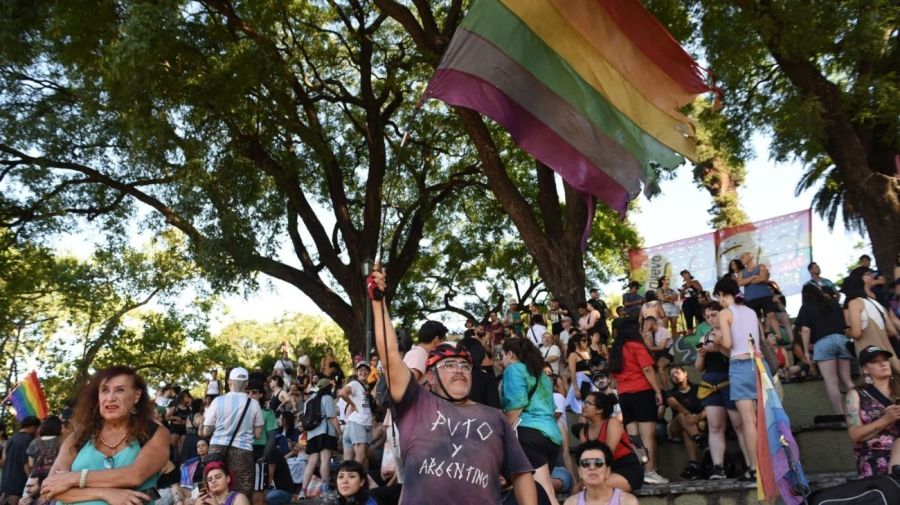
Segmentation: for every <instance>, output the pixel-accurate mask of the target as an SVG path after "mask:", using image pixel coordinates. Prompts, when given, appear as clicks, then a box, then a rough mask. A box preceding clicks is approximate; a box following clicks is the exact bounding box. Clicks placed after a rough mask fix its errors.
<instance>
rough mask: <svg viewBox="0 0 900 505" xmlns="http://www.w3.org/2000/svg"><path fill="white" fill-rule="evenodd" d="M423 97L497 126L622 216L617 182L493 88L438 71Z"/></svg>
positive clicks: (624, 198) (622, 194)
mask: <svg viewBox="0 0 900 505" xmlns="http://www.w3.org/2000/svg"><path fill="white" fill-rule="evenodd" d="M427 96H429V97H435V98H440V99H441V100H443V101H444V102H446V103H448V104H450V105H456V106H460V107H466V108H469V109H473V110H475V111H478V112H480V113H481V114H484V115H485V116H488V117H489V118H491V119H493V120H494V121H496V122H498V123H500V124H501V125H503V126H504V127H505V128H506V129H507V130H509V132H510V134H511V135H512V137H513V138H514V139H515V140H516V142H517V143H518V144H519V146H520V147H521V148H522V149H524V150H525V151H527V152H528V153H530V154H531V155H532V156H534V158H535V159H537V160H540V161H541V162H543V163H544V164H545V165H547V166H548V167H550V168H552V169H553V170H554V171H556V172H557V173H558V174H559V175H561V176H562V178H563V179H565V181H566V182H567V183H569V185H570V186H572V187H573V188H575V189H577V190H579V191H582V192H584V193H588V194H591V195H594V196H596V197H597V198H599V199H600V200H601V201H603V202H604V203H606V204H607V205H608V206H609V207H611V208H613V209H615V210H616V211H618V212H619V213H620V214H622V215H624V214H625V211H626V209H627V207H628V192H627V191H626V190H625V189H624V188H623V187H622V186H621V185H620V184H619V183H618V182H616V181H615V180H614V179H612V178H611V177H610V176H608V175H607V174H606V173H605V172H604V171H603V170H601V169H600V167H598V166H596V165H595V164H594V163H592V162H591V161H590V160H589V159H588V158H586V157H585V156H584V155H583V154H581V153H580V152H579V151H578V150H577V149H575V148H574V147H573V146H572V145H571V144H569V143H568V142H567V141H566V140H565V139H563V138H562V137H560V136H559V135H558V134H557V133H556V132H554V131H553V130H552V129H550V128H549V127H548V126H547V125H546V124H545V123H543V122H541V121H540V120H539V119H538V118H536V117H535V116H534V115H532V114H531V113H530V112H528V111H527V110H525V109H524V108H523V107H521V106H520V105H519V104H517V103H516V102H514V101H513V100H511V99H510V98H509V97H507V96H506V95H505V94H504V93H503V92H502V91H500V90H499V89H498V88H497V87H496V86H494V85H493V84H491V83H489V82H486V81H485V80H483V79H480V78H478V77H476V76H473V75H469V74H466V73H463V72H460V71H457V70H452V69H443V68H442V69H438V70H437V71H436V72H435V74H434V77H432V79H431V83H430V84H429V87H428V95H427Z"/></svg>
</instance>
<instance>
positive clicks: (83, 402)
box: [72, 365, 153, 449]
mask: <svg viewBox="0 0 900 505" xmlns="http://www.w3.org/2000/svg"><path fill="white" fill-rule="evenodd" d="M122 375H125V376H128V377H131V381H132V383H133V385H134V388H135V389H137V390H138V391H140V393H141V397H140V399H139V400H138V401H137V403H136V404H135V405H134V410H133V412H134V413H133V414H132V415H131V417H130V418H129V420H128V433H129V435H130V437H129V438H133V439H135V440H137V441H138V442H139V443H141V444H144V443H146V442H147V440H149V439H150V434H149V433H148V432H147V427H148V426H149V425H150V423H152V422H153V421H152V419H153V402H152V401H151V400H150V395H149V393H148V392H147V383H146V382H144V379H143V378H142V377H141V376H140V375H138V373H137V372H136V371H134V369H132V368H131V367H127V366H123V365H115V366H111V367H107V368H104V369H103V370H99V371H97V372H96V373H95V374H94V375H92V376H91V378H90V379H89V380H88V383H87V384H86V385H85V386H84V388H83V389H82V390H81V393H80V394H79V396H78V398H79V400H78V404H77V405H76V406H75V415H74V416H72V424H73V426H74V432H73V433H72V436H73V437H75V438H74V440H75V448H76V449H81V448H82V447H84V444H86V443H88V440H90V439H91V438H92V437H94V436H95V435H96V434H97V433H99V432H100V428H102V427H103V417H101V416H100V385H101V384H103V383H104V382H106V381H107V380H109V379H112V378H113V377H119V376H122Z"/></svg>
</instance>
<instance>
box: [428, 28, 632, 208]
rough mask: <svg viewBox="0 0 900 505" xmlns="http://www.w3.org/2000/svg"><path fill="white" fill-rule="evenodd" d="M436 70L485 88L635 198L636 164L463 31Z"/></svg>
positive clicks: (572, 110)
mask: <svg viewBox="0 0 900 505" xmlns="http://www.w3.org/2000/svg"><path fill="white" fill-rule="evenodd" d="M441 68H442V69H445V68H446V69H452V70H458V71H460V72H463V73H465V74H469V75H472V76H476V77H478V78H479V79H482V80H484V81H487V82H490V83H491V84H493V85H494V86H496V87H497V88H498V89H499V90H500V91H502V92H503V94H504V95H506V96H507V97H508V98H509V100H512V101H513V102H515V103H517V104H518V105H519V106H520V107H522V108H523V109H525V110H527V111H528V113H529V114H531V115H532V116H534V117H536V118H538V119H540V120H541V122H543V123H544V124H546V125H547V127H548V128H549V129H551V130H553V131H554V132H555V133H556V134H557V135H558V136H559V137H560V138H563V139H566V141H567V142H568V143H569V144H571V145H572V147H574V148H575V149H577V150H578V152H580V153H581V154H583V155H584V156H585V158H587V159H589V160H590V161H591V163H593V164H594V165H596V166H598V167H600V168H601V169H602V170H603V171H604V172H605V173H607V174H609V176H610V177H612V178H613V179H615V180H616V182H618V183H619V185H621V186H622V187H623V188H625V190H626V191H628V193H629V195H630V196H631V197H632V198H633V197H635V196H637V194H638V193H640V191H641V184H642V180H644V179H645V177H646V176H645V174H644V170H643V168H642V167H641V165H640V163H639V162H638V160H637V159H635V157H634V156H632V155H631V153H629V152H628V151H627V150H625V148H624V147H622V146H621V145H620V144H619V143H618V142H617V141H616V140H615V139H613V138H611V137H609V136H607V135H606V134H605V133H604V132H603V131H602V130H600V129H599V128H597V127H596V126H594V124H592V123H591V121H589V120H588V118H587V117H585V115H583V114H582V113H581V112H579V111H578V110H577V109H576V108H575V107H574V106H572V105H571V104H570V103H569V102H567V101H566V100H565V99H563V98H562V97H561V96H559V95H558V94H556V93H555V92H554V91H553V90H551V89H550V88H548V87H547V86H546V85H545V84H544V83H543V82H541V80H540V79H538V78H537V77H535V76H534V75H532V74H531V73H530V72H528V71H527V70H526V69H525V68H523V67H522V66H521V65H519V63H518V62H516V61H515V60H513V59H512V58H511V57H509V56H508V55H507V54H506V53H504V52H503V51H502V50H500V49H499V48H497V46H495V45H494V44H493V43H491V42H490V41H488V40H487V39H485V38H483V37H481V36H480V35H478V34H476V33H473V32H470V31H468V30H464V29H459V30H457V31H456V34H455V35H454V36H453V40H452V41H451V42H450V47H449V48H448V49H447V51H446V52H445V56H444V59H443V60H441Z"/></svg>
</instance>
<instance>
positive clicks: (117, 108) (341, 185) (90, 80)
mask: <svg viewBox="0 0 900 505" xmlns="http://www.w3.org/2000/svg"><path fill="white" fill-rule="evenodd" d="M88 4H89V3H85V2H80V1H78V2H41V3H40V4H39V5H38V6H37V7H35V6H32V5H31V2H7V3H4V4H3V9H4V10H3V12H2V14H4V15H0V20H2V21H0V40H4V41H6V42H8V43H7V44H4V45H3V46H2V49H0V83H2V84H0V105H2V106H0V154H2V155H3V156H5V157H6V159H5V160H4V161H5V162H6V166H9V167H10V170H9V171H8V173H7V174H4V175H5V176H6V178H7V180H6V181H4V183H5V184H6V183H8V184H9V186H7V187H16V188H20V189H21V191H18V192H14V193H13V192H7V191H4V193H3V197H2V198H3V200H2V201H0V225H3V226H9V227H16V228H20V229H26V231H27V232H28V233H41V232H43V233H51V232H52V233H60V232H66V231H70V230H71V229H72V227H73V226H74V223H80V222H82V219H83V218H85V217H87V218H88V219H95V220H97V221H95V222H100V223H102V226H103V227H104V228H107V229H109V230H110V233H109V234H110V235H115V234H116V233H117V232H124V231H125V230H124V226H123V223H128V222H134V221H138V222H139V223H140V226H141V227H142V228H144V229H146V230H149V231H152V232H156V233H159V232H161V231H162V230H164V229H167V228H169V227H171V228H175V229H177V230H179V231H180V232H181V233H182V234H183V235H184V237H185V238H186V241H187V243H188V244H189V246H190V247H189V252H190V258H191V260H192V261H193V262H194V264H195V265H197V267H198V268H199V269H200V270H201V271H202V273H203V275H204V276H205V277H206V278H207V279H208V280H209V282H210V283H211V284H212V286H213V287H214V288H216V289H218V290H237V289H239V288H248V287H249V288H251V289H252V288H253V287H254V286H255V282H256V274H257V273H263V274H266V275H268V276H271V277H275V278H277V279H280V280H282V281H285V282H287V283H290V284H292V285H293V286H295V287H297V288H298V289H300V290H302V291H303V292H304V293H305V294H307V295H308V296H309V297H310V298H311V299H312V300H313V301H315V302H316V303H317V304H318V305H319V306H320V307H322V308H323V310H325V311H326V312H327V313H328V314H329V315H330V316H331V317H332V318H333V319H334V320H335V321H336V322H337V323H338V324H339V325H340V326H341V328H343V329H344V331H345V332H346V333H347V334H348V336H349V337H350V338H351V339H356V338H358V335H359V333H360V331H359V330H360V328H361V327H362V326H363V325H364V321H363V317H362V313H363V312H364V311H363V306H364V304H365V303H366V301H365V298H364V296H363V286H362V280H361V278H360V276H359V275H358V274H357V272H358V265H359V264H360V263H361V262H362V261H363V260H366V259H372V258H374V257H375V256H376V255H377V254H378V253H380V252H382V251H380V250H379V249H380V248H379V242H380V240H379V239H380V238H381V237H382V236H384V240H383V243H384V244H386V246H385V247H383V249H384V254H382V256H383V257H385V258H389V259H390V261H391V263H392V264H391V267H392V272H393V273H394V276H393V277H392V282H399V281H400V280H401V279H402V278H403V275H404V273H405V271H406V269H407V268H408V266H409V264H410V263H411V262H412V260H413V258H414V256H415V253H416V246H417V244H418V242H419V240H420V239H421V238H422V236H423V233H425V230H426V228H427V226H428V224H427V221H428V220H429V219H430V217H431V216H432V215H434V214H435V213H436V211H437V210H438V209H439V208H440V206H441V205H442V204H443V203H444V202H446V201H447V199H448V198H449V196H450V195H451V194H452V193H453V191H454V190H455V189H457V188H460V187H465V186H467V185H470V184H472V183H474V182H475V181H476V180H477V178H478V170H477V169H476V168H473V167H472V166H471V165H472V163H471V161H472V160H471V157H469V159H465V158H466V155H465V152H464V151H465V145H464V143H463V142H462V141H461V140H460V138H459V137H460V136H459V134H458V131H456V130H454V129H453V127H452V123H451V128H446V127H445V123H447V121H446V119H445V118H443V117H438V116H436V115H435V114H434V113H433V112H432V111H430V110H427V109H426V110H423V111H422V112H421V114H420V116H419V119H418V120H417V121H416V122H415V123H414V127H413V131H412V139H413V140H412V141H411V142H410V144H409V145H408V146H407V148H406V149H405V151H404V152H403V155H402V156H400V155H399V144H400V139H401V137H402V133H403V130H404V129H405V127H406V125H408V124H410V120H411V114H412V111H413V109H412V107H411V104H412V102H413V100H414V99H415V98H417V97H418V93H420V91H421V90H420V89H418V88H419V85H420V84H421V83H423V82H424V81H425V80H427V78H428V75H429V73H428V68H427V66H426V65H425V64H424V62H423V61H422V58H423V57H422V56H421V55H419V54H417V53H415V51H412V50H411V49H410V41H409V36H408V34H406V33H405V32H404V31H403V29H402V27H401V26H399V25H398V24H397V23H393V22H389V21H388V19H387V18H386V17H385V16H383V15H381V14H380V13H379V12H378V10H377V9H376V8H375V6H374V5H373V4H372V3H371V2H369V1H363V2H356V1H349V2H348V1H337V2H307V1H303V2H289V1H276V2H234V3H230V2H217V1H216V2H213V1H200V2H179V1H163V2H133V1H126V0H122V1H114V2H106V3H103V4H102V5H101V6H94V5H93V4H91V7H90V8H88V7H87V5H88ZM32 154H36V155H34V156H32ZM383 205H384V206H385V207H386V208H387V212H388V216H387V220H386V222H387V223H388V226H387V227H386V229H385V230H382V229H381V225H382V222H384V221H383V219H382V218H383V216H382V212H383V211H384V208H383ZM146 209H150V210H151V212H149V213H148V212H139V211H142V210H146ZM392 288H393V286H392ZM357 343H358V342H357Z"/></svg>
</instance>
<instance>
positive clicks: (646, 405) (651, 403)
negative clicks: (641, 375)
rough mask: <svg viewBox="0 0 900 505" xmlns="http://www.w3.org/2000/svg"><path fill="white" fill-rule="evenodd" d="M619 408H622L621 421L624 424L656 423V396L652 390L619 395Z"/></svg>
mask: <svg viewBox="0 0 900 505" xmlns="http://www.w3.org/2000/svg"><path fill="white" fill-rule="evenodd" d="M619 406H621V407H622V421H623V422H624V423H625V424H629V423H634V422H638V423H651V422H656V417H657V415H656V394H655V393H654V392H653V390H652V389H648V390H646V391H639V392H637V393H620V394H619Z"/></svg>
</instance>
